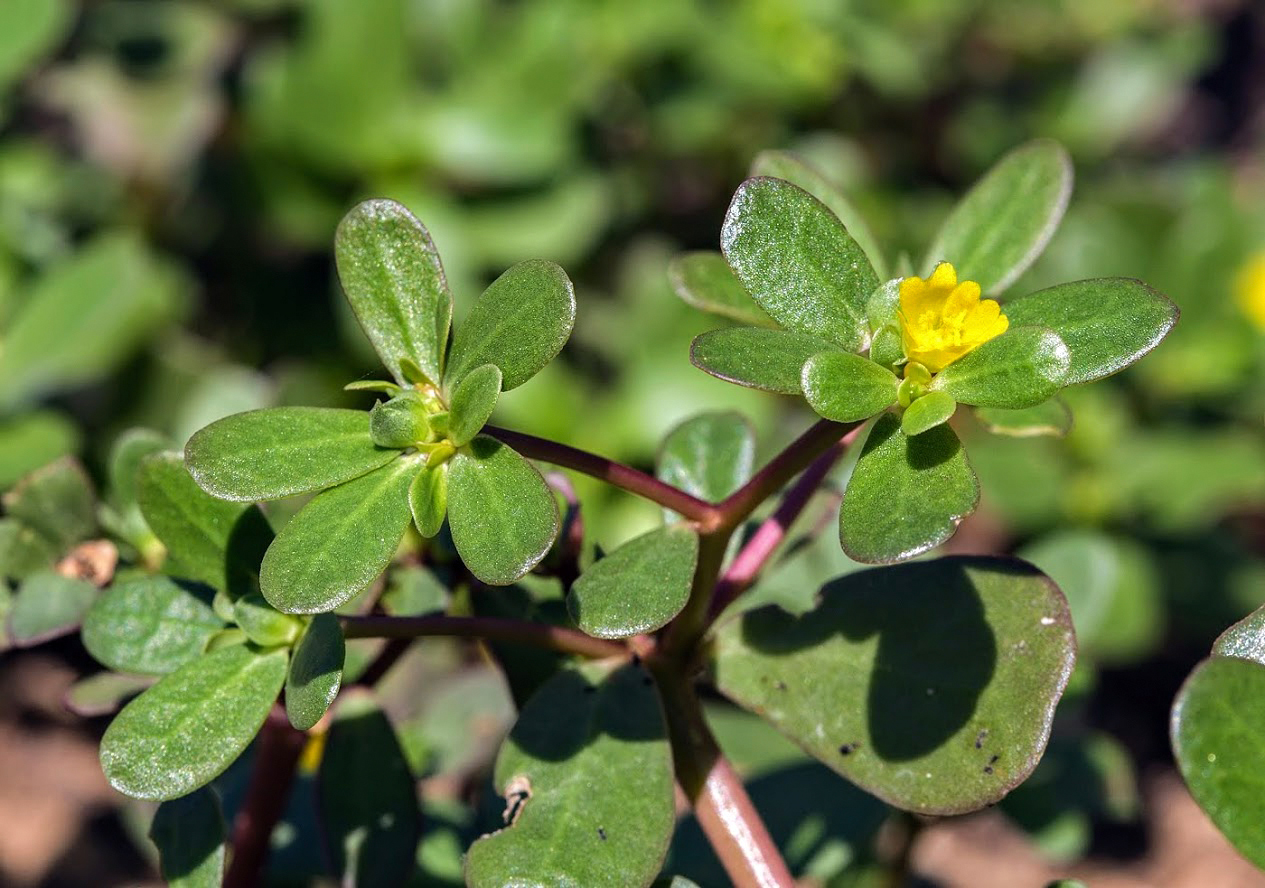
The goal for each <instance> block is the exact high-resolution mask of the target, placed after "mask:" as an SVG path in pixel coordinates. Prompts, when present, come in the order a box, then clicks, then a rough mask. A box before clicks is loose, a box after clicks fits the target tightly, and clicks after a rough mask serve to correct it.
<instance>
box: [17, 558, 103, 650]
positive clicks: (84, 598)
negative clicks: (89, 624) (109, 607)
mask: <svg viewBox="0 0 1265 888" xmlns="http://www.w3.org/2000/svg"><path fill="white" fill-rule="evenodd" d="M96 597H97V587H96V586H94V585H92V584H91V583H89V582H87V581H86V580H79V579H75V578H73V577H64V576H62V575H61V574H59V573H54V572H53V571H51V570H49V571H40V572H38V573H33V574H31V575H30V576H28V577H27V578H26V579H25V580H23V581H22V585H20V586H18V593H17V595H15V596H14V598H13V605H12V607H11V608H10V610H9V618H8V624H9V638H10V640H11V641H12V642H13V643H14V644H15V645H17V646H18V647H29V646H31V645H35V644H39V643H41V642H44V641H48V640H49V639H52V638H57V637H58V636H60V635H67V634H69V633H71V632H73V631H75V629H77V628H79V624H80V623H81V622H82V621H83V617H84V614H85V613H87V611H88V608H89V607H90V606H91V605H92V602H93V601H94V600H95V599H96Z"/></svg>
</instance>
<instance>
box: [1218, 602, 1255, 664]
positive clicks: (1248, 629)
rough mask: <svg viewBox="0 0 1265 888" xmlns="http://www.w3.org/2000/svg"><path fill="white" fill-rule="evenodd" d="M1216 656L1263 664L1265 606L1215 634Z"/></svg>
mask: <svg viewBox="0 0 1265 888" xmlns="http://www.w3.org/2000/svg"><path fill="white" fill-rule="evenodd" d="M1212 653H1213V655H1214V656H1217V657H1238V658H1239V659H1240V660H1251V661H1252V662H1254V663H1259V664H1261V666H1265V607H1260V608H1257V609H1256V610H1254V611H1252V612H1251V613H1250V614H1248V615H1247V616H1246V617H1244V618H1243V619H1241V620H1239V621H1238V622H1237V623H1235V624H1234V625H1233V626H1231V627H1230V628H1229V629H1227V630H1225V631H1224V632H1222V633H1221V634H1220V635H1219V636H1217V640H1216V642H1215V643H1214V644H1213V646H1212Z"/></svg>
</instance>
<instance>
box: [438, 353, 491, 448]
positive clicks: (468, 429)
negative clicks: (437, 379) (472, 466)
mask: <svg viewBox="0 0 1265 888" xmlns="http://www.w3.org/2000/svg"><path fill="white" fill-rule="evenodd" d="M500 396H501V369H500V368H499V367H497V366H496V365H495V364H484V365H482V366H480V367H475V368H474V369H473V370H471V371H470V372H469V373H467V374H466V375H465V376H464V377H463V378H462V380H461V382H460V383H458V384H457V390H456V391H454V392H453V393H452V406H451V410H450V412H449V420H448V440H450V441H452V443H453V446H454V447H461V446H462V445H463V444H469V443H470V442H471V441H472V440H473V439H474V436H475V435H477V434H479V432H481V431H482V430H483V427H484V426H485V425H487V424H488V420H489V419H490V418H491V417H492V411H493V410H495V409H496V401H497V399H498V398H499V397H500Z"/></svg>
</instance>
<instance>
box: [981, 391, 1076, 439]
mask: <svg viewBox="0 0 1265 888" xmlns="http://www.w3.org/2000/svg"><path fill="white" fill-rule="evenodd" d="M975 416H976V417H977V418H978V419H979V421H980V422H981V423H982V424H983V425H984V428H986V429H988V430H989V431H990V432H992V433H993V434H994V435H1007V436H1009V437H1012V438H1034V437H1037V436H1039V435H1045V436H1049V437H1052V438H1062V437H1063V436H1064V435H1066V434H1067V433H1068V431H1070V430H1071V428H1072V411H1071V410H1069V409H1068V407H1067V404H1065V403H1063V401H1061V400H1060V399H1058V398H1051V399H1050V400H1048V401H1042V402H1041V403H1040V404H1037V405H1036V406H1034V407H1023V408H1021V409H1019V410H1007V409H1005V408H1003V407H981V408H979V409H978V410H976V411H975Z"/></svg>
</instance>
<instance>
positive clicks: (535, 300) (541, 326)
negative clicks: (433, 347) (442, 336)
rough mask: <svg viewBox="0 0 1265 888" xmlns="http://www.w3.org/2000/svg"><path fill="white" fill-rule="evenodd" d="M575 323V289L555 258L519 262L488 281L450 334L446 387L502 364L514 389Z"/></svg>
mask: <svg viewBox="0 0 1265 888" xmlns="http://www.w3.org/2000/svg"><path fill="white" fill-rule="evenodd" d="M574 326H575V288H574V287H572V285H571V279H570V278H568V277H567V273H566V272H565V271H563V270H562V269H561V268H560V267H559V266H558V265H557V264H556V263H553V262H547V261H545V260H544V259H530V260H528V261H526V262H520V263H518V264H517V265H515V266H513V267H512V268H510V269H509V270H507V271H506V272H505V273H504V274H502V275H501V276H500V277H499V278H497V279H496V280H495V281H493V282H492V284H491V286H489V287H488V288H487V289H486V290H484V291H483V295H482V296H480V297H479V301H478V302H476V303H475V304H474V307H473V308H471V309H470V314H469V315H467V316H466V319H465V322H464V323H463V324H462V325H461V327H460V329H458V330H457V332H456V334H455V335H454V336H453V339H452V355H451V360H450V363H449V366H448V375H447V376H446V377H445V379H446V381H447V385H448V388H449V390H451V389H452V387H453V385H455V384H457V383H459V382H461V380H462V379H464V378H465V376H466V374H467V373H469V372H470V371H471V370H473V369H474V368H476V367H480V366H482V365H484V364H495V365H496V366H497V367H500V368H501V375H502V377H503V379H502V381H501V390H502V391H507V392H508V391H509V390H510V389H512V388H517V387H518V386H520V385H522V384H523V383H524V382H526V381H527V380H529V379H531V378H532V377H533V376H535V375H536V374H537V373H538V372H539V371H540V369H541V368H542V367H544V366H545V365H546V364H548V363H549V362H550V361H552V360H553V359H554V357H555V356H556V355H557V354H558V352H560V351H561V350H562V346H563V345H564V344H566V341H567V338H568V337H569V336H570V335H571V328H572V327H574Z"/></svg>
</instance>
